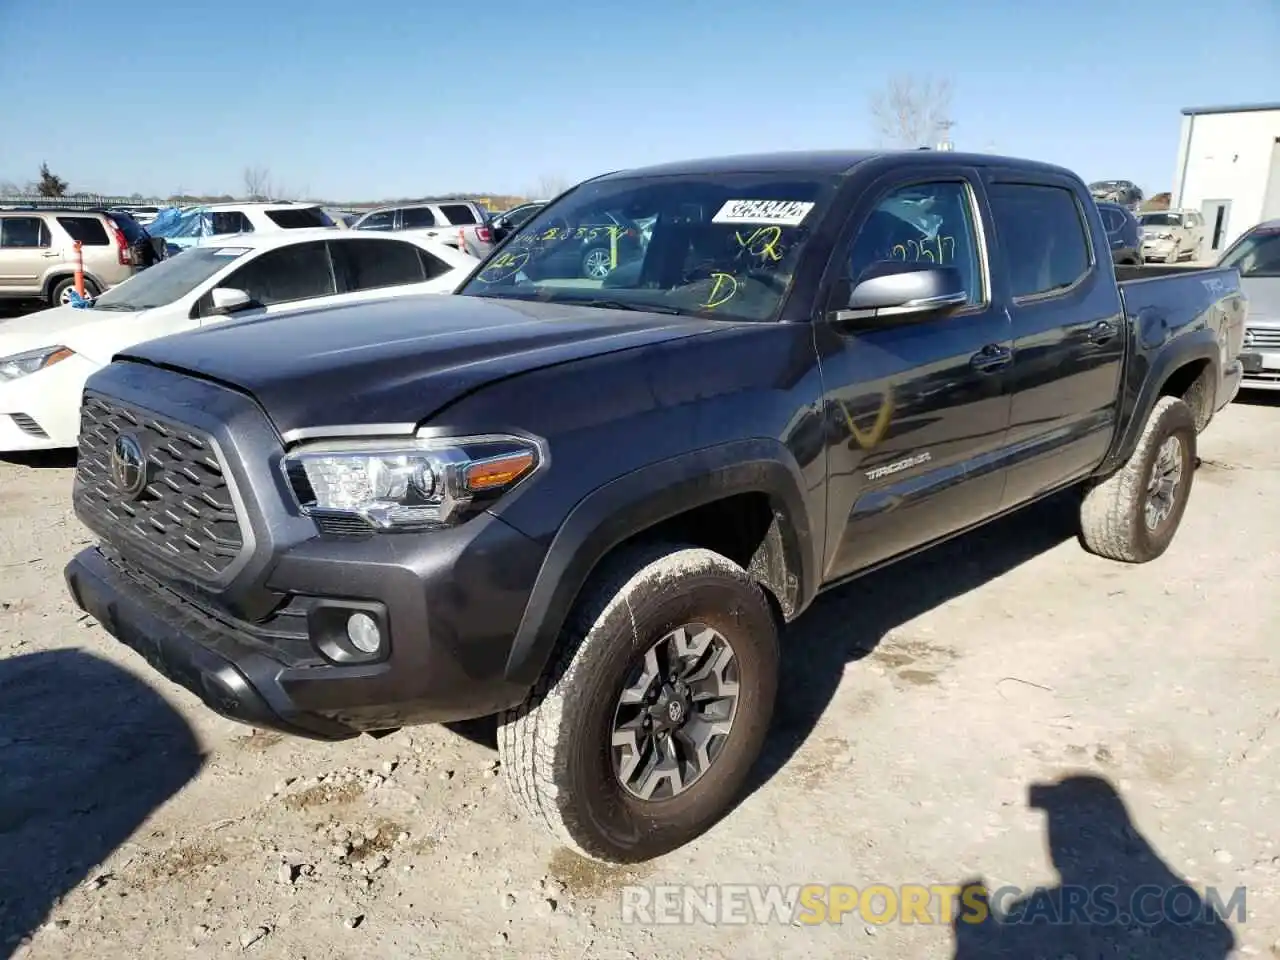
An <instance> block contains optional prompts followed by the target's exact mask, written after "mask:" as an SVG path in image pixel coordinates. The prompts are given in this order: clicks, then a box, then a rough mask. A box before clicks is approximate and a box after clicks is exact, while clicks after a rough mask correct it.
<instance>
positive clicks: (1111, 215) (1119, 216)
mask: <svg viewBox="0 0 1280 960" xmlns="http://www.w3.org/2000/svg"><path fill="white" fill-rule="evenodd" d="M1098 212H1099V213H1100V214H1102V225H1103V226H1105V227H1106V228H1107V233H1119V232H1120V231H1121V230H1123V229H1124V214H1123V213H1121V212H1120V211H1119V210H1117V209H1115V208H1114V207H1099V208H1098Z"/></svg>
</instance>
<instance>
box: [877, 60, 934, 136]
mask: <svg viewBox="0 0 1280 960" xmlns="http://www.w3.org/2000/svg"><path fill="white" fill-rule="evenodd" d="M871 117H872V119H873V120H874V121H875V124H876V129H877V131H878V132H879V134H880V136H881V137H882V138H884V139H885V140H887V141H889V142H890V143H891V144H894V145H895V146H899V147H932V146H934V145H935V144H936V143H937V142H938V139H939V137H940V135H941V134H943V133H944V132H945V131H946V129H947V128H948V127H949V126H950V125H951V83H950V81H948V80H933V79H930V78H927V77H925V78H921V77H910V76H902V77H894V78H893V79H891V80H890V81H889V82H888V83H887V84H885V86H884V88H883V89H882V90H878V91H877V92H876V93H875V94H873V95H872V97H871Z"/></svg>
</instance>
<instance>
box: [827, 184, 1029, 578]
mask: <svg viewBox="0 0 1280 960" xmlns="http://www.w3.org/2000/svg"><path fill="white" fill-rule="evenodd" d="M894 179H895V180H896V181H897V182H894V180H890V181H888V182H885V181H882V183H881V185H880V187H879V188H873V189H872V191H871V192H872V193H873V195H874V196H875V197H876V198H877V199H874V200H873V201H872V202H873V204H874V208H873V209H872V210H871V211H870V213H869V215H862V216H857V215H855V222H853V223H851V224H849V226H848V227H847V228H846V231H845V236H844V238H843V239H842V241H841V242H840V244H839V245H838V246H837V248H836V250H837V252H836V254H835V256H836V257H839V258H840V264H839V269H840V270H841V271H842V279H843V280H845V281H847V283H837V284H836V285H835V288H836V290H837V291H844V292H846V293H847V291H848V290H849V289H850V286H851V285H852V284H855V283H856V282H857V280H858V279H859V277H860V276H861V275H862V274H863V273H864V272H865V271H866V270H867V269H868V268H869V267H870V266H872V265H873V264H875V263H877V262H879V261H883V260H908V261H920V262H928V263H940V264H944V265H947V266H953V267H955V268H956V269H958V270H959V271H960V273H961V276H962V278H963V280H964V283H965V287H966V289H967V290H968V292H969V302H968V305H967V306H965V307H962V308H961V309H959V310H958V311H956V312H954V313H950V314H946V315H940V316H935V317H931V318H929V319H925V320H920V321H916V322H913V323H905V324H900V325H886V326H884V327H882V328H872V329H865V328H860V329H856V330H850V329H846V328H842V327H840V326H839V325H838V324H836V323H835V322H834V320H833V319H832V318H831V314H832V312H833V311H834V309H837V308H839V306H841V305H838V304H834V303H833V304H828V305H827V307H828V309H827V311H826V312H825V314H823V315H820V316H819V317H817V318H816V322H815V328H814V332H815V337H816V340H817V352H818V357H819V362H820V364H821V367H822V380H823V390H824V400H823V402H824V406H825V415H826V421H827V424H828V450H827V459H828V466H827V475H828V487H827V490H828V493H827V515H828V518H829V520H828V524H829V525H828V530H827V570H826V578H827V579H829V580H830V579H837V578H839V577H842V576H845V575H847V574H850V573H853V572H855V571H858V570H861V569H864V568H866V567H868V566H871V565H873V564H876V563H879V562H881V561H884V560H888V559H890V558H892V557H894V556H896V555H898V554H901V553H904V552H906V551H909V550H911V549H913V548H915V547H918V546H921V545H923V544H925V543H928V542H930V541H932V540H936V539H938V538H941V537H944V536H946V535H948V534H950V533H954V532H955V531H957V530H959V529H962V528H964V527H966V526H969V525H970V524H973V523H976V522H978V521H979V520H982V519H984V518H986V517H987V516H989V515H991V514H992V513H994V512H995V511H996V510H997V508H998V506H999V500H1000V491H1001V478H1000V476H999V474H998V473H996V472H994V471H990V470H986V469H985V468H984V467H983V461H984V459H985V458H989V457H991V456H992V455H993V454H994V452H995V451H996V449H997V448H998V446H999V444H1000V442H1001V438H1002V436H1003V434H1004V432H1005V429H1006V427H1007V426H1008V415H1009V402H1008V399H1007V397H1006V396H1005V395H1004V391H1003V382H1004V369H1005V366H1006V365H1007V364H1008V363H1009V361H1010V359H1011V356H1012V353H1011V343H1010V336H1009V321H1008V318H1007V317H1006V316H1005V314H1004V312H1003V311H1002V310H1000V309H999V308H998V307H997V306H996V305H995V304H994V302H993V298H992V294H991V285H990V282H989V279H988V273H987V268H986V261H987V258H986V255H985V251H984V241H983V236H984V234H985V231H984V229H983V226H982V225H983V221H984V220H985V214H984V206H983V204H982V201H981V195H980V190H979V188H978V187H977V184H976V175H975V174H973V173H972V171H968V170H964V169H957V170H955V171H954V172H946V173H937V174H935V173H933V172H931V173H930V176H929V179H928V180H927V181H925V182H914V183H903V182H901V175H899V176H898V177H896V178H894Z"/></svg>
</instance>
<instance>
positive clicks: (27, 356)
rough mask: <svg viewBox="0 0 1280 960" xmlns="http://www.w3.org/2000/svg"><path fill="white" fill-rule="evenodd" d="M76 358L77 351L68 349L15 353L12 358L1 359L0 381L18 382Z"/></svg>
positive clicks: (42, 348) (46, 349) (44, 349)
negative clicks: (38, 371)
mask: <svg viewBox="0 0 1280 960" xmlns="http://www.w3.org/2000/svg"><path fill="white" fill-rule="evenodd" d="M74 356H75V351H74V350H68V349H67V348H66V347H41V348H40V349H39V350H28V351H27V352H26V353H15V354H14V355H13V356H12V357H0V380H17V379H18V378H19V377H25V376H26V375H27V374H29V373H35V372H36V371H37V370H43V369H44V368H45V367H52V366H53V365H54V364H55V363H58V362H59V361H62V360H65V359H67V357H74Z"/></svg>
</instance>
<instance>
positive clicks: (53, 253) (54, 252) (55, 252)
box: [40, 250, 62, 257]
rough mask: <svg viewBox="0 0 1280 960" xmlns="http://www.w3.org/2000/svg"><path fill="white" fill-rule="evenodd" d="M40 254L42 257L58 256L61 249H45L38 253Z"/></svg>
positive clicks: (60, 253) (60, 254)
mask: <svg viewBox="0 0 1280 960" xmlns="http://www.w3.org/2000/svg"><path fill="white" fill-rule="evenodd" d="M40 256H42V257H60V256H62V251H61V250H46V251H45V252H44V253H42V254H40Z"/></svg>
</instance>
